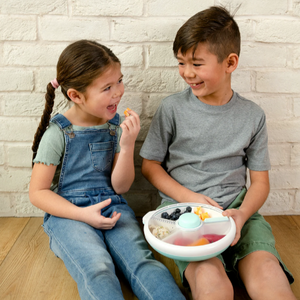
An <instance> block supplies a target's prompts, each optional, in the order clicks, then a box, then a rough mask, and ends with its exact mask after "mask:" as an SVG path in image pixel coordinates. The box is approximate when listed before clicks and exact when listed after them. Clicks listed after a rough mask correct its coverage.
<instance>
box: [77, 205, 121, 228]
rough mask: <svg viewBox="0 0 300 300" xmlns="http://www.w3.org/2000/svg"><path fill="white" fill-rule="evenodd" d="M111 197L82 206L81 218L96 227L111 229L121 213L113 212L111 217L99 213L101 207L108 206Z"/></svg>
mask: <svg viewBox="0 0 300 300" xmlns="http://www.w3.org/2000/svg"><path fill="white" fill-rule="evenodd" d="M110 203H111V199H107V200H104V201H102V202H100V203H97V204H94V205H91V206H87V207H84V208H82V211H81V218H80V219H81V220H80V221H82V222H85V223H87V224H89V225H91V226H92V227H94V228H96V229H112V228H113V227H114V226H115V225H116V223H117V221H118V220H119V219H120V217H121V213H117V212H114V213H113V214H112V216H111V218H105V217H103V216H102V215H101V209H103V208H104V207H106V206H108V205H109V204H110Z"/></svg>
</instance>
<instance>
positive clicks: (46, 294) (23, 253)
mask: <svg viewBox="0 0 300 300" xmlns="http://www.w3.org/2000/svg"><path fill="white" fill-rule="evenodd" d="M41 224H42V218H31V219H30V221H29V222H28V224H27V226H26V227H25V228H24V230H23V232H22V234H21V235H20V237H19V238H18V240H17V241H16V243H15V244H14V246H13V247H12V249H11V251H10V252H9V254H8V255H7V257H6V259H5V260H4V261H3V263H2V265H1V266H0V298H1V299H3V300H4V299H9V300H19V299H22V300H32V299H37V300H38V299H46V300H47V299H72V300H73V299H74V300H79V299H80V297H79V295H78V291H77V286H76V283H75V282H74V280H73V279H72V278H71V276H70V275H69V273H68V272H67V270H66V268H65V266H64V264H63V262H62V261H61V260H60V259H58V258H56V257H55V255H54V254H53V253H52V252H51V250H50V249H49V240H48V237H47V235H46V234H45V233H44V231H43V229H42V227H41Z"/></svg>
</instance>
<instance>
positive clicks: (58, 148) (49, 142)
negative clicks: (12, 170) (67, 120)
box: [33, 123, 65, 166]
mask: <svg viewBox="0 0 300 300" xmlns="http://www.w3.org/2000/svg"><path fill="white" fill-rule="evenodd" d="M64 146H65V140H64V133H63V132H62V131H61V130H60V128H59V127H58V126H57V125H56V124H54V123H50V124H49V127H48V128H47V130H46V131H45V133H44V135H43V137H42V139H41V142H40V144H39V148H38V151H37V155H36V157H35V159H34V161H33V162H34V163H43V164H45V165H47V166H49V165H54V166H58V165H59V164H60V162H61V158H62V156H63V152H64Z"/></svg>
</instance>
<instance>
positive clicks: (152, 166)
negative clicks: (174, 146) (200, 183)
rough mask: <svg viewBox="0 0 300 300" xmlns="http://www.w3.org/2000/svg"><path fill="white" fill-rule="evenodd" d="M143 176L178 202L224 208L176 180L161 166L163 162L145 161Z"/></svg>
mask: <svg viewBox="0 0 300 300" xmlns="http://www.w3.org/2000/svg"><path fill="white" fill-rule="evenodd" d="M142 174H143V175H144V176H145V178H146V179H147V180H148V181H149V182H150V183H152V185H154V186H155V187H156V188H157V189H158V190H160V191H161V192H163V193H164V194H166V195H168V196H169V197H171V198H172V199H174V200H176V201H178V202H195V203H205V204H209V205H213V206H216V207H219V208H221V209H222V207H221V206H220V205H219V204H218V203H217V202H215V201H214V200H212V199H211V198H209V197H207V196H205V195H202V194H198V193H195V192H193V191H191V190H189V189H187V188H186V187H184V186H182V185H181V184H180V183H178V182H177V181H176V180H174V179H173V178H172V177H171V176H170V175H169V174H168V173H167V172H166V171H165V170H164V168H163V167H162V166H161V162H158V161H155V160H148V159H143V164H142Z"/></svg>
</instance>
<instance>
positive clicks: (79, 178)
mask: <svg viewBox="0 0 300 300" xmlns="http://www.w3.org/2000/svg"><path fill="white" fill-rule="evenodd" d="M51 122H54V123H56V124H57V125H58V126H59V127H60V129H61V130H62V131H63V132H64V136H65V154H64V158H63V162H62V168H61V173H60V179H59V183H58V192H57V194H59V195H60V196H62V197H64V198H65V199H67V200H68V201H70V202H72V203H73V204H75V205H77V206H81V207H86V206H89V205H93V204H96V203H99V202H101V201H103V200H106V199H109V198H111V204H110V205H109V206H107V207H105V208H104V209H102V210H101V214H102V215H103V216H105V217H108V218H109V217H111V215H112V214H113V212H114V211H116V212H121V218H120V219H119V220H118V222H117V223H116V225H115V227H113V228H112V229H111V230H98V229H95V228H93V227H91V226H90V225H88V224H86V223H83V222H80V221H75V220H70V219H64V218H58V217H55V216H52V215H49V214H46V215H45V220H44V225H43V227H44V230H45V232H46V233H47V234H48V236H49V238H50V248H51V250H52V251H53V252H54V253H55V255H56V256H58V257H59V258H61V259H62V260H63V261H64V263H65V266H66V268H67V269H68V271H69V273H70V274H71V276H72V277H73V279H74V280H75V281H76V282H77V286H78V290H79V294H80V297H81V299H84V300H87V299H103V300H110V299H112V300H118V299H124V298H123V295H122V290H121V286H120V283H119V280H118V278H117V276H116V274H115V265H116V266H117V267H118V269H119V270H120V271H121V272H122V273H123V274H124V276H125V278H126V279H127V280H128V282H129V284H130V285H131V288H132V290H133V292H134V294H135V295H136V296H137V297H138V299H140V300H143V299H155V300H156V299H164V300H166V299H170V300H171V299H172V300H174V299H185V297H183V295H182V294H181V292H180V290H179V288H178V287H177V285H176V283H175V281H174V279H173V277H172V275H171V274H170V272H169V271H168V269H167V268H166V267H165V266H164V265H162V264H161V263H159V262H158V261H156V260H155V259H154V257H153V254H152V252H151V251H150V250H149V249H148V246H147V243H146V241H145V240H144V237H143V234H142V232H141V230H140V227H139V224H138V222H137V220H136V218H135V215H134V212H133V211H132V209H131V208H130V207H129V206H128V205H127V202H126V200H125V199H124V198H123V197H122V196H121V195H117V194H116V193H115V192H114V190H113V188H112V185H111V171H112V164H113V158H114V155H115V151H116V148H117V143H118V139H117V132H116V127H117V126H119V123H120V117H119V115H118V114H116V116H115V117H114V118H113V119H112V120H110V121H109V129H92V128H91V129H89V128H87V129H86V130H83V131H73V129H72V126H71V123H70V122H69V121H68V120H67V119H66V118H65V117H64V116H63V115H60V114H58V115H56V116H55V117H54V118H53V119H52V120H51Z"/></svg>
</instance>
